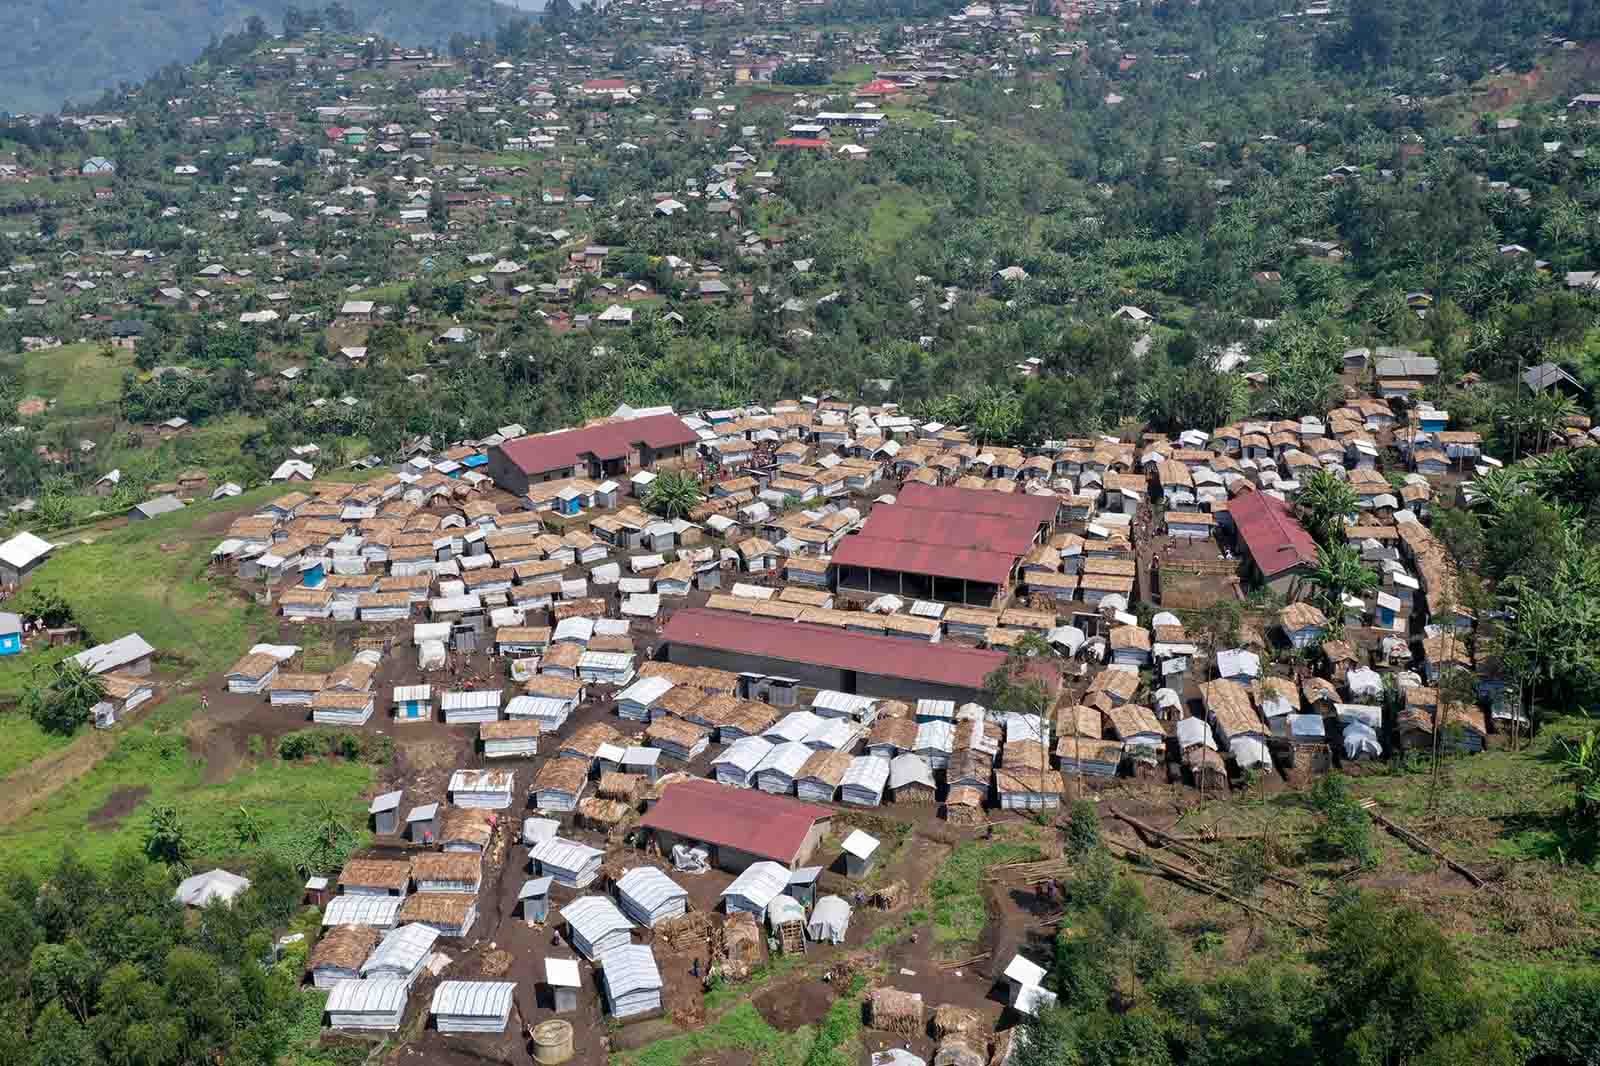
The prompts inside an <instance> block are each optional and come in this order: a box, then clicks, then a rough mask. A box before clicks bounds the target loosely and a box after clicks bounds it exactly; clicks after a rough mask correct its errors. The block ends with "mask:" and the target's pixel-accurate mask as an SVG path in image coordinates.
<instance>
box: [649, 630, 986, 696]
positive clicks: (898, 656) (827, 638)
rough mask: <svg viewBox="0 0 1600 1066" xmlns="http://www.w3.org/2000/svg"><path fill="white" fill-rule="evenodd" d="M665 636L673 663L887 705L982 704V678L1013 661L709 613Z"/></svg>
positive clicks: (981, 653)
mask: <svg viewBox="0 0 1600 1066" xmlns="http://www.w3.org/2000/svg"><path fill="white" fill-rule="evenodd" d="M664 636H665V638H666V642H667V646H666V658H667V659H668V661H670V662H674V663H681V664H682V665H684V666H711V667H715V668H717V669H719V670H728V671H731V672H734V673H751V674H767V675H771V676H776V677H786V678H792V679H794V680H795V681H797V682H799V684H801V685H802V686H804V687H806V688H816V689H831V690H833V691H835V692H847V693H852V694H855V695H860V696H874V697H877V698H880V699H900V700H913V701H914V700H918V699H924V698H926V699H945V700H955V701H956V702H958V703H965V702H967V701H968V700H976V699H980V698H981V693H982V691H983V679H984V678H985V677H987V676H988V675H989V674H991V673H993V672H994V671H995V669H996V668H998V667H1000V666H1001V665H1003V664H1004V663H1005V661H1006V657H1005V653H1004V652H999V651H990V650H983V649H978V648H963V647H959V646H957V645H954V644H950V643H939V644H931V643H923V642H921V641H914V640H902V639H900V638H898V637H883V636H875V635H872V634H868V633H856V632H851V631H848V630H844V629H834V628H832V627H830V626H820V625H812V624H810V623H808V622H789V621H785V620H784V619H781V618H760V617H756V616H753V615H747V614H736V613H733V612H731V611H714V610H708V609H705V608H686V609H684V610H681V611H678V612H676V613H675V614H674V615H673V616H672V617H671V618H670V619H669V620H668V621H667V625H666V629H665V632H664Z"/></svg>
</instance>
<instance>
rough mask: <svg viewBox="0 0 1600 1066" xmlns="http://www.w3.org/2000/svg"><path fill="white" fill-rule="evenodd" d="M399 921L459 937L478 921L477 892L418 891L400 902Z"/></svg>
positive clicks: (465, 933) (441, 934)
mask: <svg viewBox="0 0 1600 1066" xmlns="http://www.w3.org/2000/svg"><path fill="white" fill-rule="evenodd" d="M400 921H402V922H415V923H417V924H418V925H425V926H427V927H428V928H430V929H433V930H435V931H436V932H437V933H438V934H439V935H440V936H449V937H456V938H458V939H459V938H461V937H464V936H466V935H467V934H468V933H470V932H471V931H472V927H473V926H474V925H476V924H477V922H478V894H477V893H476V892H417V893H415V894H414V895H411V896H408V897H406V901H405V902H404V903H402V904H401V905H400Z"/></svg>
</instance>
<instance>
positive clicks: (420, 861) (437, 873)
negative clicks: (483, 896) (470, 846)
mask: <svg viewBox="0 0 1600 1066" xmlns="http://www.w3.org/2000/svg"><path fill="white" fill-rule="evenodd" d="M411 879H412V880H413V881H415V882H416V883H417V891H418V892H477V891H478V888H479V885H480V884H481V882H482V880H483V856H482V855H481V854H480V853H477V852H467V851H424V852H420V853H418V854H416V855H413V856H411Z"/></svg>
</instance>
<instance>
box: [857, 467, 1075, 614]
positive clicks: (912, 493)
mask: <svg viewBox="0 0 1600 1066" xmlns="http://www.w3.org/2000/svg"><path fill="white" fill-rule="evenodd" d="M1056 508H1057V502H1056V498H1055V497H1054V496H1029V495H1022V494H1007V493H1000V492H983V491H979V490H976V489H957V488H936V487H934V486H932V485H923V484H918V483H915V482H914V483H912V484H909V485H907V486H905V488H904V490H903V491H902V492H901V493H900V495H899V496H898V497H897V498H896V500H895V502H894V503H893V504H891V505H887V506H878V507H874V508H873V509H872V512H871V514H869V515H868V516H867V521H866V523H865V524H864V525H863V526H862V527H861V529H860V531H859V532H857V533H853V534H851V535H850V536H848V537H846V538H844V540H842V541H840V542H839V546H838V547H837V548H835V549H834V552H833V568H834V578H835V585H836V587H837V589H838V590H839V591H840V592H847V593H848V592H854V593H859V594H862V595H871V596H876V595H882V594H884V593H893V594H894V595H896V596H900V597H902V598H908V599H919V600H941V601H944V602H946V603H959V604H966V605H969V606H988V605H990V604H995V603H999V602H1001V601H1003V600H1004V599H1005V598H1006V595H1007V593H1008V591H1009V589H1010V587H1011V583H1012V581H1013V579H1014V578H1015V576H1016V572H1017V567H1018V565H1020V564H1021V562H1022V558H1023V556H1025V555H1027V554H1028V551H1029V549H1031V548H1032V547H1033V546H1034V545H1035V544H1037V543H1039V542H1040V541H1041V540H1042V539H1044V538H1045V537H1047V536H1048V535H1049V531H1050V527H1051V526H1052V525H1053V524H1054V522H1055V517H1056Z"/></svg>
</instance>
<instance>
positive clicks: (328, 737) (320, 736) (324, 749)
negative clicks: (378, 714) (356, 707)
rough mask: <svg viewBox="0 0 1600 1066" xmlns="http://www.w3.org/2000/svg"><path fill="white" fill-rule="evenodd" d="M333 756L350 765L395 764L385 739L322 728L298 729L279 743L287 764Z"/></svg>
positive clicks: (279, 750)
mask: <svg viewBox="0 0 1600 1066" xmlns="http://www.w3.org/2000/svg"><path fill="white" fill-rule="evenodd" d="M251 739H255V738H251ZM330 755H332V756H337V757H339V758H341V759H348V760H349V761H351V762H357V761H360V762H368V763H373V764H376V765H380V766H382V765H387V764H388V763H390V762H393V761H394V741H393V740H392V739H391V738H389V737H384V736H365V735H363V734H361V733H351V732H348V731H346V730H335V729H321V728H312V729H297V730H295V731H294V732H293V733H285V734H284V735H283V736H282V737H280V738H279V740H278V758H280V759H283V760H285V761H287V762H297V761H299V760H301V759H312V758H323V757H325V756H330Z"/></svg>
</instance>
